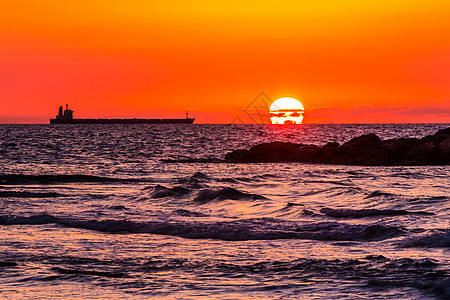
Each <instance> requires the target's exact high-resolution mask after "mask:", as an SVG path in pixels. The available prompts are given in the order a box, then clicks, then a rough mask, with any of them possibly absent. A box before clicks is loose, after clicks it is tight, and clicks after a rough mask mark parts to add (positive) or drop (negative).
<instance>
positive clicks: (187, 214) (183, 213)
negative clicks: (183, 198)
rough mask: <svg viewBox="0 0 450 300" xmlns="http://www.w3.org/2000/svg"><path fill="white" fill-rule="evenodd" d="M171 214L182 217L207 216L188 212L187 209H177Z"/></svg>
mask: <svg viewBox="0 0 450 300" xmlns="http://www.w3.org/2000/svg"><path fill="white" fill-rule="evenodd" d="M173 213H174V214H177V215H179V216H183V217H207V215H205V214H204V213H201V212H196V211H190V210H187V209H177V210H174V211H173Z"/></svg>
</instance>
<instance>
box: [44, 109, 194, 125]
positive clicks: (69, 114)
mask: <svg viewBox="0 0 450 300" xmlns="http://www.w3.org/2000/svg"><path fill="white" fill-rule="evenodd" d="M194 120H195V118H189V116H188V113H187V112H186V118H185V119H136V118H133V119H74V118H73V110H70V109H69V105H68V104H66V110H64V113H63V107H62V106H60V107H59V112H58V115H57V116H56V118H55V119H50V124H192V123H194Z"/></svg>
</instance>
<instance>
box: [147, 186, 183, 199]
mask: <svg viewBox="0 0 450 300" xmlns="http://www.w3.org/2000/svg"><path fill="white" fill-rule="evenodd" d="M144 190H151V192H150V197H151V198H153V199H157V198H164V197H182V196H185V195H187V194H189V193H190V192H191V190H190V189H187V188H184V187H182V186H175V187H172V188H168V187H165V186H162V185H157V186H154V187H146V188H144Z"/></svg>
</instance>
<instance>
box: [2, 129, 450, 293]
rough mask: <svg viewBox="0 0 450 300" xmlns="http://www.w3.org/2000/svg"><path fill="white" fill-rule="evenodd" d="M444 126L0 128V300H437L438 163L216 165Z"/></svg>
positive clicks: (448, 201)
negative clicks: (236, 154) (238, 155)
mask: <svg viewBox="0 0 450 300" xmlns="http://www.w3.org/2000/svg"><path fill="white" fill-rule="evenodd" d="M447 127H450V124H303V125H295V126H276V125H262V124H260V125H257V124H255V125H251V124H241V125H238V124H226V125H219V124H215V125H207V124H192V125H157V124H155V125H66V124H60V125H0V299H450V279H449V278H450V255H449V253H450V252H449V247H450V224H449V221H450V179H449V175H450V166H390V167H385V166H378V167H373V166H344V165H323V164H306V163H252V164H247V163H226V162H224V161H223V159H224V156H225V154H226V153H228V152H230V151H232V150H235V149H248V148H250V147H251V146H253V145H256V144H259V143H263V142H271V141H284V142H287V141H289V142H294V143H304V144H316V145H323V144H325V143H327V142H332V141H336V142H339V143H343V142H345V141H348V140H349V139H351V138H353V137H356V136H359V135H362V134H366V133H376V134H377V135H378V136H379V137H380V138H382V139H391V138H399V137H423V136H426V135H430V134H434V133H435V132H436V131H437V130H439V129H443V128H447Z"/></svg>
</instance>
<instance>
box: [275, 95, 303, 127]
mask: <svg viewBox="0 0 450 300" xmlns="http://www.w3.org/2000/svg"><path fill="white" fill-rule="evenodd" d="M303 113H304V108H303V105H302V103H301V102H300V101H298V100H297V99H294V98H290V97H283V98H279V99H277V100H275V101H274V102H273V103H272V105H271V106H270V109H269V117H270V121H271V122H272V124H302V121H303Z"/></svg>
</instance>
